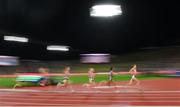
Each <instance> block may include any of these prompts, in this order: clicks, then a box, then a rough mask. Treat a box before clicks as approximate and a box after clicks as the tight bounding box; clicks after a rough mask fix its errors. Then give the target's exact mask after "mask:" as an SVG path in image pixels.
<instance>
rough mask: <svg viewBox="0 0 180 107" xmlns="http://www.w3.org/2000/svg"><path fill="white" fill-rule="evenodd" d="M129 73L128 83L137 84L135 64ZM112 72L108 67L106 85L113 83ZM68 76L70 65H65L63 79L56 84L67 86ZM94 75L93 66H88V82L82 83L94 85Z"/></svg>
mask: <svg viewBox="0 0 180 107" xmlns="http://www.w3.org/2000/svg"><path fill="white" fill-rule="evenodd" d="M129 73H130V74H131V79H130V81H129V83H128V85H131V84H132V83H133V82H135V84H136V85H139V83H140V81H139V80H138V79H137V78H136V75H137V66H136V65H133V66H132V68H131V69H130V70H129ZM114 74H116V73H115V72H114V68H113V67H110V69H109V72H108V81H107V82H106V84H107V85H108V86H111V85H114V82H113V77H114ZM69 77H70V67H66V68H65V69H64V79H63V82H59V83H58V84H57V86H67V85H68V84H70V83H69ZM95 77H96V73H95V70H94V68H89V71H88V78H89V83H86V84H84V85H85V86H90V85H91V86H92V85H95V84H96V83H95Z"/></svg>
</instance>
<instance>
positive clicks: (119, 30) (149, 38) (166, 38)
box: [0, 0, 180, 59]
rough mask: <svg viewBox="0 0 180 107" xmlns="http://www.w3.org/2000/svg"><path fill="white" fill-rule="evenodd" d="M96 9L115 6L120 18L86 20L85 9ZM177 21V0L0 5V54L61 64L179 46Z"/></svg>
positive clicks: (9, 1) (11, 1)
mask: <svg viewBox="0 0 180 107" xmlns="http://www.w3.org/2000/svg"><path fill="white" fill-rule="evenodd" d="M100 3H111V4H118V5H121V7H122V11H123V14H122V15H120V16H116V17H112V18H94V17H90V14H89V9H90V8H91V6H93V5H95V4H100ZM179 16H180V5H179V4H178V2H177V0H176V1H175V0H0V35H1V36H0V37H1V40H0V54H1V55H15V56H20V57H22V58H24V59H62V58H73V57H75V56H76V55H78V54H79V53H93V52H94V53H95V52H99V53H100V52H101V53H112V54H122V53H130V52H133V51H137V50H138V49H140V48H143V47H155V46H158V47H159V46H170V45H179V44H180V27H179V25H180V17H179ZM3 35H20V36H27V37H28V38H30V43H15V42H5V41H3ZM48 44H57V45H68V46H71V51H70V52H48V51H46V45H48Z"/></svg>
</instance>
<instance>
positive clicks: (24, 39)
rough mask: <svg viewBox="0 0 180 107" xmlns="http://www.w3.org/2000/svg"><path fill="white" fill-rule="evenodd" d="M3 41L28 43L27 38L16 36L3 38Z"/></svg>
mask: <svg viewBox="0 0 180 107" xmlns="http://www.w3.org/2000/svg"><path fill="white" fill-rule="evenodd" d="M4 40H5V41H15V42H28V38H25V37H17V36H4Z"/></svg>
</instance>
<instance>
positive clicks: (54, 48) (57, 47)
mask: <svg viewBox="0 0 180 107" xmlns="http://www.w3.org/2000/svg"><path fill="white" fill-rule="evenodd" d="M47 50H49V51H69V46H60V45H49V46H47Z"/></svg>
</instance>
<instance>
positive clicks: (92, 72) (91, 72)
mask: <svg viewBox="0 0 180 107" xmlns="http://www.w3.org/2000/svg"><path fill="white" fill-rule="evenodd" d="M95 76H96V74H95V70H94V68H90V69H89V71H88V77H89V84H95V80H94V78H95Z"/></svg>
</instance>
